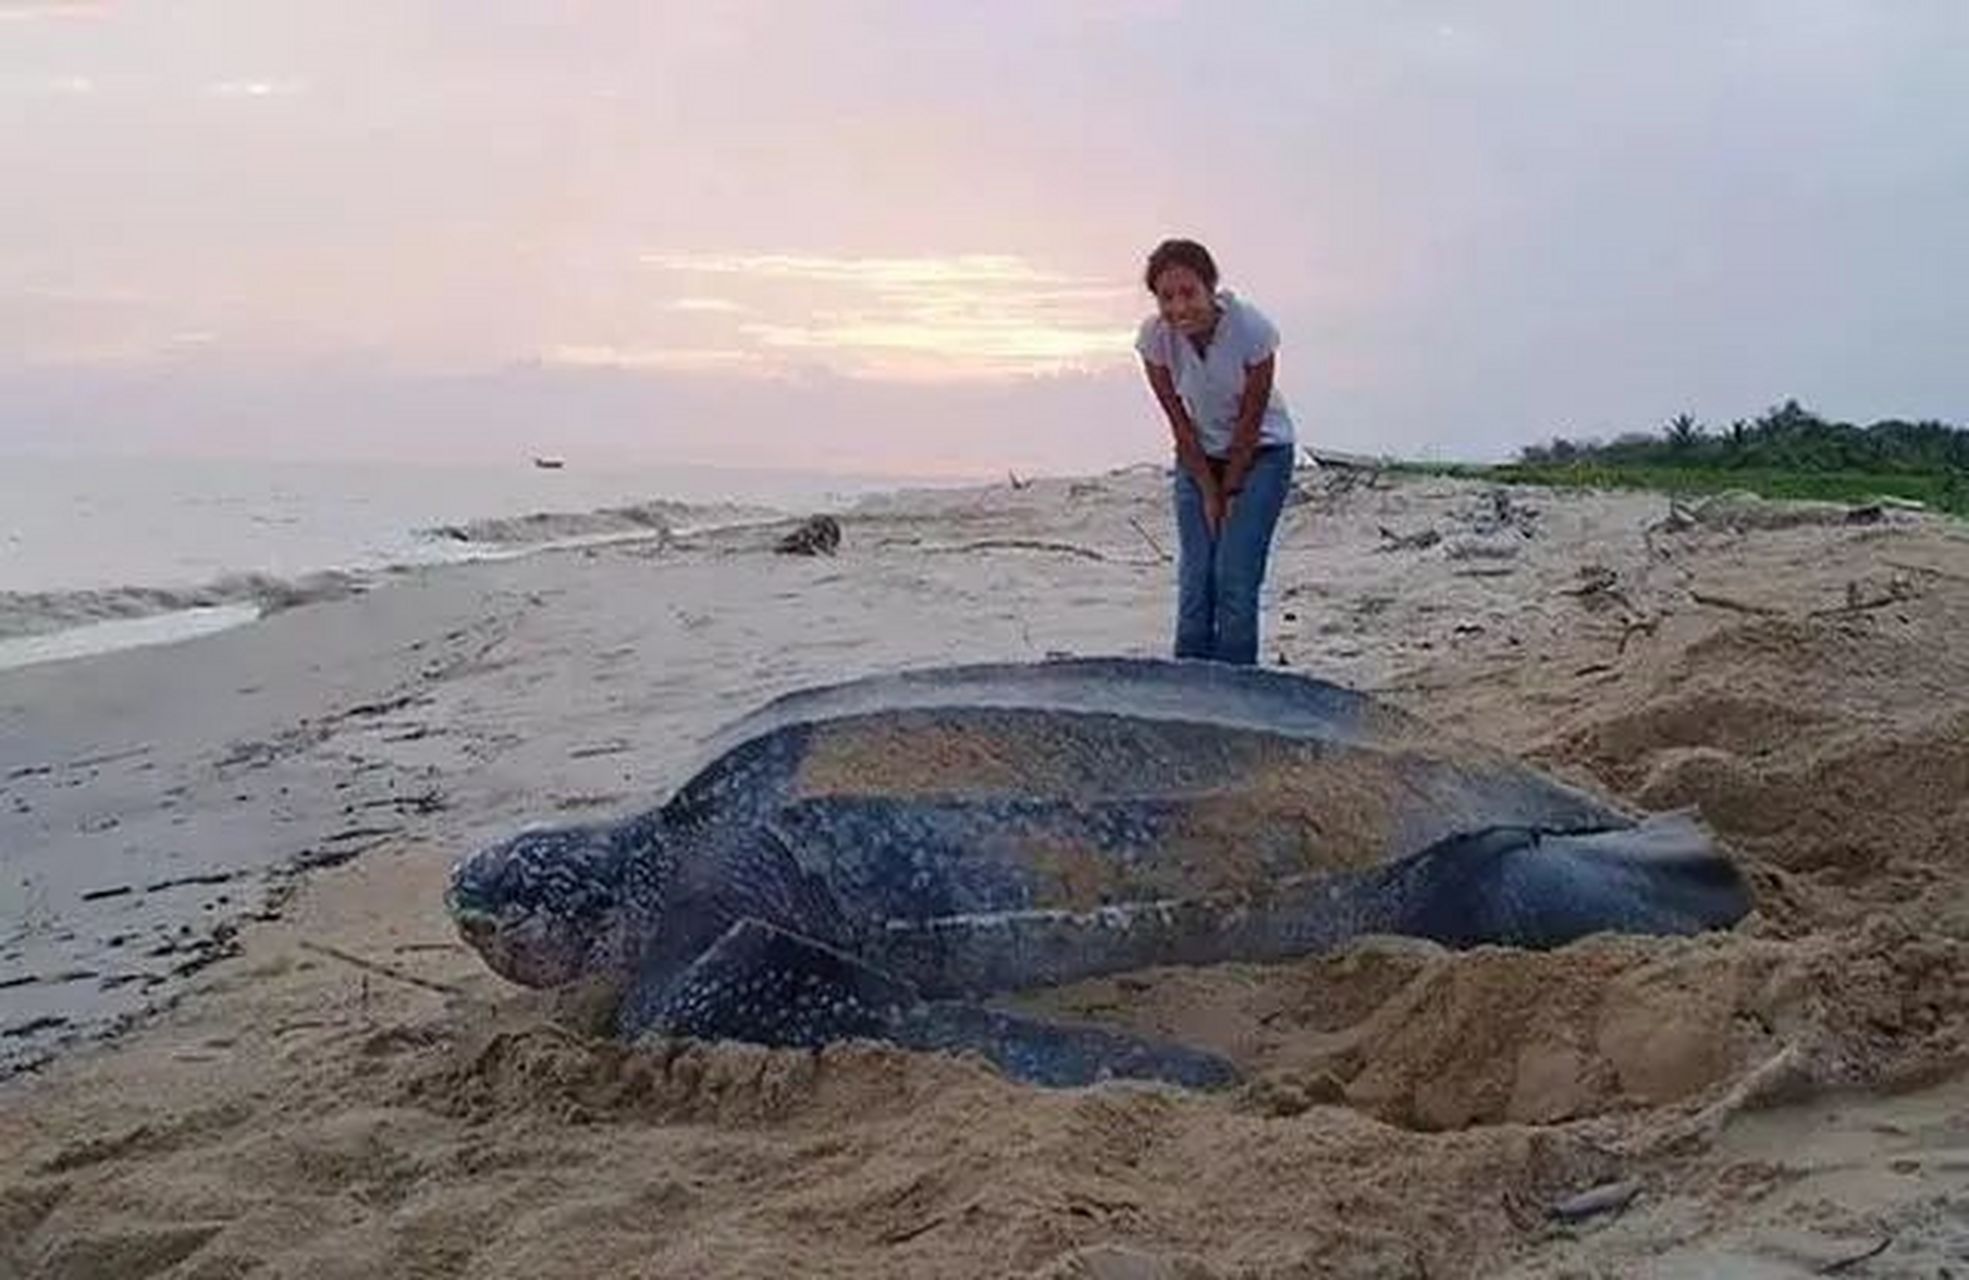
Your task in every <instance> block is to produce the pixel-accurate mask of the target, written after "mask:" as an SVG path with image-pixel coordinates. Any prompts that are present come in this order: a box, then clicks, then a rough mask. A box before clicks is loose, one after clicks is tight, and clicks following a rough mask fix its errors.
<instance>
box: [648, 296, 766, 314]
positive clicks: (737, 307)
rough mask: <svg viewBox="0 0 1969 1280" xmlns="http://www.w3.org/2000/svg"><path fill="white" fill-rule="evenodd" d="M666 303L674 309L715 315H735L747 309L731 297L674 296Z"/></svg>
mask: <svg viewBox="0 0 1969 1280" xmlns="http://www.w3.org/2000/svg"><path fill="white" fill-rule="evenodd" d="M665 305H666V306H668V307H669V309H670V310H672V311H699V312H706V313H710V314H714V315H735V314H737V313H738V312H741V311H745V310H747V308H746V307H745V306H743V305H742V304H740V303H736V302H733V301H732V300H731V299H730V298H674V299H672V300H671V301H670V302H668V303H667V304H665Z"/></svg>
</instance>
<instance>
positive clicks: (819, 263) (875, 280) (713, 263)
mask: <svg viewBox="0 0 1969 1280" xmlns="http://www.w3.org/2000/svg"><path fill="white" fill-rule="evenodd" d="M641 260H642V262H643V264H644V265H645V266H651V267H657V268H660V269H663V270H667V271H684V272H698V273H704V274H716V275H743V276H756V277H761V278H765V279H780V280H810V281H821V282H835V283H843V284H862V285H867V286H870V287H876V288H928V287H940V286H941V287H947V286H951V285H960V284H969V285H1011V284H1052V283H1061V282H1065V281H1066V280H1067V279H1068V277H1066V276H1062V275H1056V274H1054V273H1052V272H1047V271H1041V270H1039V269H1037V268H1035V267H1032V266H1029V265H1027V264H1026V263H1025V262H1024V261H1022V260H1021V259H1019V258H1016V257H1013V256H1011V255H1009V254H990V253H976V254H958V255H956V256H954V257H943V258H931V257H918V258H834V257H818V256H804V255H799V254H784V253H761V254H701V255H691V254H672V253H645V254H643V255H642V259H641Z"/></svg>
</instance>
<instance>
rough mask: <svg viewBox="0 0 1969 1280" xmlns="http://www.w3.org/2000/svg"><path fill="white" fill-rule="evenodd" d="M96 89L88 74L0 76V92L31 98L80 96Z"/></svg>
mask: <svg viewBox="0 0 1969 1280" xmlns="http://www.w3.org/2000/svg"><path fill="white" fill-rule="evenodd" d="M95 91H96V82H95V81H94V80H92V79H90V78H89V77H88V76H0V93H11V94H19V95H22V96H25V97H33V98H43V97H45V98H70V97H81V96H82V95H84V94H91V93H94V92H95Z"/></svg>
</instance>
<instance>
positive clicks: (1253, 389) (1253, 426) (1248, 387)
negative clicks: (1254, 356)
mask: <svg viewBox="0 0 1969 1280" xmlns="http://www.w3.org/2000/svg"><path fill="white" fill-rule="evenodd" d="M1274 368H1275V361H1274V359H1273V357H1271V356H1267V357H1265V358H1264V359H1263V360H1261V361H1259V362H1258V363H1257V364H1254V365H1251V366H1250V367H1248V368H1247V369H1246V370H1245V374H1244V394H1243V395H1242V396H1240V397H1239V398H1238V405H1237V426H1236V428H1235V429H1233V431H1232V432H1231V454H1230V460H1229V462H1228V464H1227V465H1226V466H1225V467H1224V492H1225V493H1227V494H1232V493H1236V492H1237V491H1238V490H1240V489H1242V488H1243V487H1244V477H1245V475H1246V473H1248V472H1249V471H1250V470H1251V459H1252V456H1253V455H1254V454H1256V453H1257V452H1258V437H1259V432H1260V431H1261V430H1262V429H1263V427H1264V422H1265V407H1266V406H1267V405H1268V404H1270V403H1271V399H1272V374H1273V370H1274Z"/></svg>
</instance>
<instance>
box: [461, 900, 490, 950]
mask: <svg viewBox="0 0 1969 1280" xmlns="http://www.w3.org/2000/svg"><path fill="white" fill-rule="evenodd" d="M451 914H452V919H453V920H454V921H456V922H457V925H458V933H459V936H460V937H462V938H464V939H465V941H466V942H469V943H470V944H471V945H472V947H473V949H474V950H480V951H482V950H484V949H485V945H486V944H487V943H488V942H490V941H492V938H493V935H495V934H497V933H498V932H499V917H498V916H496V915H493V914H492V913H491V912H490V911H475V910H473V909H471V908H469V907H459V908H455V909H453V911H452V913H451Z"/></svg>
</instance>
